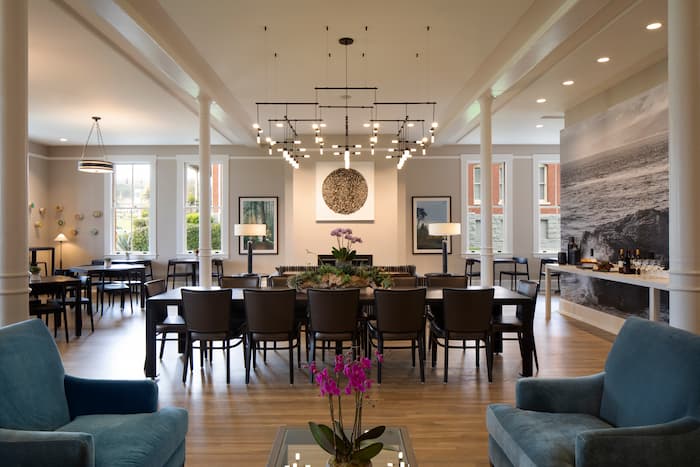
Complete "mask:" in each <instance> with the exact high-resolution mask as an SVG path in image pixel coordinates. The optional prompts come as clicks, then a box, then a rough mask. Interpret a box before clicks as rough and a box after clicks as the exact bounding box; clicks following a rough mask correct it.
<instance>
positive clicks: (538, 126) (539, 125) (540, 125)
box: [535, 123, 544, 128]
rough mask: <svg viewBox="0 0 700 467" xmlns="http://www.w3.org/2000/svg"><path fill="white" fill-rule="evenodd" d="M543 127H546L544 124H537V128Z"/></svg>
mask: <svg viewBox="0 0 700 467" xmlns="http://www.w3.org/2000/svg"><path fill="white" fill-rule="evenodd" d="M542 127H544V125H542V124H541V123H538V124H537V125H535V128H542Z"/></svg>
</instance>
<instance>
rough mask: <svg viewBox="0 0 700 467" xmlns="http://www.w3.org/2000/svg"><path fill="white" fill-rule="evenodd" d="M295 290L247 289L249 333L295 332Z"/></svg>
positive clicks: (246, 313)
mask: <svg viewBox="0 0 700 467" xmlns="http://www.w3.org/2000/svg"><path fill="white" fill-rule="evenodd" d="M296 295H297V293H296V290H294V289H286V290H285V289H280V290H270V289H245V290H243V301H244V303H245V315H246V322H247V325H246V328H247V330H248V331H249V332H253V333H256V332H259V333H283V332H292V331H294V327H295V321H294V305H295V301H296Z"/></svg>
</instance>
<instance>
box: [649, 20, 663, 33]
mask: <svg viewBox="0 0 700 467" xmlns="http://www.w3.org/2000/svg"><path fill="white" fill-rule="evenodd" d="M661 26H662V24H661V23H658V22H656V23H649V24H647V29H648V30H649V31H656V30H657V29H661Z"/></svg>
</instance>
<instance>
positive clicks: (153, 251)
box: [103, 155, 158, 259]
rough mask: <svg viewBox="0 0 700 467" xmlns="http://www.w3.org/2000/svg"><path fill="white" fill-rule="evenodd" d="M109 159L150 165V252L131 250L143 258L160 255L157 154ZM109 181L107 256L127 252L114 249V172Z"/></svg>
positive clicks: (105, 246)
mask: <svg viewBox="0 0 700 467" xmlns="http://www.w3.org/2000/svg"><path fill="white" fill-rule="evenodd" d="M105 159H107V160H108V161H110V162H112V163H113V164H114V165H149V166H150V190H151V194H150V196H149V207H148V245H149V247H150V248H149V251H148V253H145V254H144V253H141V252H135V251H134V252H129V255H130V256H136V257H138V258H143V259H154V258H155V257H156V256H158V249H157V243H156V239H157V238H158V235H157V232H156V228H157V225H158V223H157V222H156V219H157V212H156V206H157V204H158V203H157V202H156V201H157V199H156V194H157V186H156V181H157V177H156V168H157V167H156V156H155V155H150V156H126V157H109V156H107V157H105ZM106 179H107V181H106V183H105V191H104V211H103V212H104V214H105V216H104V217H105V218H106V219H105V227H104V228H105V235H104V252H105V256H111V257H113V256H119V257H121V256H124V257H126V254H125V253H120V254H117V250H116V249H113V248H112V247H113V245H114V243H115V242H114V174H111V175H110V176H109V177H106Z"/></svg>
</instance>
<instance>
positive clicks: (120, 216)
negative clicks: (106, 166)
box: [112, 164, 151, 253]
mask: <svg viewBox="0 0 700 467" xmlns="http://www.w3.org/2000/svg"><path fill="white" fill-rule="evenodd" d="M112 186H113V190H114V191H113V194H112V199H113V203H114V209H113V210H112V213H113V214H112V215H113V216H114V219H113V223H112V224H113V226H114V232H113V235H112V238H113V244H112V249H113V251H115V252H118V253H126V252H139V253H149V252H150V251H151V247H150V242H149V215H150V208H151V200H150V196H151V166H150V164H115V165H114V183H113V185H112Z"/></svg>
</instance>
